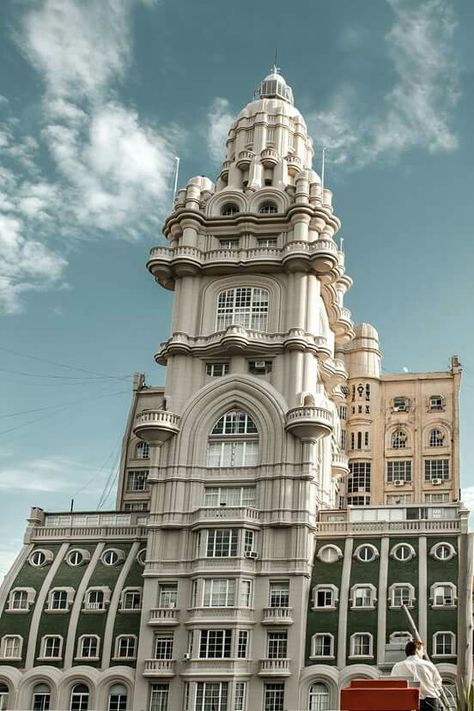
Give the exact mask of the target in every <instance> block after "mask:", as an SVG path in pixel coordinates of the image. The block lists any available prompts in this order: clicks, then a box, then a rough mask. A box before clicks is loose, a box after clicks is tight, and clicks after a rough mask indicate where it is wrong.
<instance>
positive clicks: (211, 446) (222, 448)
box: [207, 410, 258, 467]
mask: <svg viewBox="0 0 474 711" xmlns="http://www.w3.org/2000/svg"><path fill="white" fill-rule="evenodd" d="M257 458H258V430H257V426H256V425H255V422H254V421H253V420H252V418H251V417H250V415H249V414H248V413H247V412H244V411H243V410H229V411H228V412H226V413H225V415H222V417H220V418H219V419H218V420H217V422H216V424H215V425H214V427H213V428H212V431H211V434H210V435H209V441H208V447H207V466H208V467H245V466H254V465H255V464H257Z"/></svg>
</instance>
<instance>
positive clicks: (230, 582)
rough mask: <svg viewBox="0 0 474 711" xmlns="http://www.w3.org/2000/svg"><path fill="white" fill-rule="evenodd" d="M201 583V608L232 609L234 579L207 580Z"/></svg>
mask: <svg viewBox="0 0 474 711" xmlns="http://www.w3.org/2000/svg"><path fill="white" fill-rule="evenodd" d="M203 582H204V595H203V607H234V605H235V583H236V581H235V578H208V579H205V580H204V581H203Z"/></svg>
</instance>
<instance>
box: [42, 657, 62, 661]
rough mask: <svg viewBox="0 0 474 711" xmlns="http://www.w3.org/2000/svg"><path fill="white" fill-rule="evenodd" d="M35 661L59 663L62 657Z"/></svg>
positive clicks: (43, 658)
mask: <svg viewBox="0 0 474 711" xmlns="http://www.w3.org/2000/svg"><path fill="white" fill-rule="evenodd" d="M36 659H37V660H38V661H39V662H60V661H62V656H61V657H36Z"/></svg>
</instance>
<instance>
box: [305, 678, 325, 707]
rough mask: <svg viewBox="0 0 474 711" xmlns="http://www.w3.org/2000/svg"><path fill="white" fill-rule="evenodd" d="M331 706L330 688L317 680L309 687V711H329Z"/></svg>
mask: <svg viewBox="0 0 474 711" xmlns="http://www.w3.org/2000/svg"><path fill="white" fill-rule="evenodd" d="M328 708H329V689H328V687H327V686H326V684H323V683H322V682H321V681H316V682H315V683H314V684H311V686H310V689H309V705H308V711H327V709H328Z"/></svg>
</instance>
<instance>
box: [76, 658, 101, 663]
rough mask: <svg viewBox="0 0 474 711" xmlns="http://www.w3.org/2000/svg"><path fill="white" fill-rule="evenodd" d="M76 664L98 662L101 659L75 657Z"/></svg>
mask: <svg viewBox="0 0 474 711" xmlns="http://www.w3.org/2000/svg"><path fill="white" fill-rule="evenodd" d="M74 659H75V661H76V662H78V661H79V662H98V661H99V659H100V657H74Z"/></svg>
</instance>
